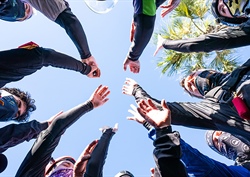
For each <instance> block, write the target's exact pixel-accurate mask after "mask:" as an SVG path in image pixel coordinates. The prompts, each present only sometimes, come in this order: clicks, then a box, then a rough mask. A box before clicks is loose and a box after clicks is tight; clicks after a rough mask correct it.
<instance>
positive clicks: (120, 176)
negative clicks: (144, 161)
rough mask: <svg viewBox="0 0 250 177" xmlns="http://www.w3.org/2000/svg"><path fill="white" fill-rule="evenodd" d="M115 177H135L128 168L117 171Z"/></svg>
mask: <svg viewBox="0 0 250 177" xmlns="http://www.w3.org/2000/svg"><path fill="white" fill-rule="evenodd" d="M115 177H134V175H133V174H132V173H130V172H129V171H127V170H123V171H120V172H119V173H117V174H116V175H115Z"/></svg>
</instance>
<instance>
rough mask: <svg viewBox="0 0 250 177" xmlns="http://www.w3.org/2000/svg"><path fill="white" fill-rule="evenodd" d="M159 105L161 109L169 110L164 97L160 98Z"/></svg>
mask: <svg viewBox="0 0 250 177" xmlns="http://www.w3.org/2000/svg"><path fill="white" fill-rule="evenodd" d="M161 106H162V107H163V109H168V110H169V107H168V105H167V103H166V101H165V100H164V99H162V100H161Z"/></svg>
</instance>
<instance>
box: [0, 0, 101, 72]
mask: <svg viewBox="0 0 250 177" xmlns="http://www.w3.org/2000/svg"><path fill="white" fill-rule="evenodd" d="M1 2H2V3H1V4H0V12H2V13H0V18H1V19H3V20H7V21H11V22H13V21H23V20H27V19H29V18H30V17H32V14H33V8H32V7H34V8H35V9H36V10H38V11H39V12H41V13H42V14H44V15H45V16H46V17H47V18H48V19H50V20H52V21H54V22H55V23H57V24H58V25H60V26H61V27H62V28H64V29H65V31H66V33H67V34H68V36H69V37H70V39H71V40H72V42H73V43H74V44H75V46H76V48H77V50H78V52H79V54H80V57H81V59H82V62H85V63H87V64H89V65H90V63H92V65H93V66H95V67H97V75H96V77H100V75H101V72H100V69H99V68H98V65H97V63H96V61H95V58H94V56H92V55H91V52H90V50H89V46H88V41H87V37H86V35H85V32H84V30H83V27H82V25H81V23H80V21H79V20H78V18H77V17H76V16H75V15H74V14H73V13H72V11H71V9H70V7H69V4H68V2H67V1H65V0H53V1H40V0H2V1H1Z"/></svg>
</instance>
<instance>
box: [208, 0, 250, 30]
mask: <svg viewBox="0 0 250 177" xmlns="http://www.w3.org/2000/svg"><path fill="white" fill-rule="evenodd" d="M222 1H223V2H224V4H225V5H226V6H227V7H228V10H229V11H230V14H231V15H232V17H231V18H230V17H225V16H223V15H221V14H220V12H219V10H218V4H219V0H213V1H212V5H211V12H212V14H213V16H214V17H215V18H216V21H217V22H218V23H222V24H224V25H227V26H238V25H240V24H242V23H244V22H246V21H247V20H248V19H249V18H248V17H246V16H244V17H243V16H241V14H240V13H241V12H240V10H239V9H240V4H241V2H240V3H236V2H234V1H233V0H222ZM239 1H244V0H239ZM243 3H244V2H243ZM245 8H246V7H245V6H244V7H243V8H241V9H245ZM239 16H240V17H239Z"/></svg>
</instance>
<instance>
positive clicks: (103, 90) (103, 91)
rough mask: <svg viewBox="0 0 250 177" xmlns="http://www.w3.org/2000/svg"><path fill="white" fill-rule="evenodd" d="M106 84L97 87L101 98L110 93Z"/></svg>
mask: <svg viewBox="0 0 250 177" xmlns="http://www.w3.org/2000/svg"><path fill="white" fill-rule="evenodd" d="M108 89H109V88H108V86H102V87H100V88H99V89H98V91H97V94H98V95H99V96H101V98H102V99H104V100H106V97H107V96H108V95H109V94H110V90H108Z"/></svg>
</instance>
